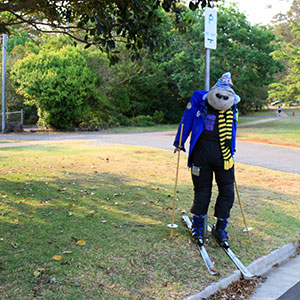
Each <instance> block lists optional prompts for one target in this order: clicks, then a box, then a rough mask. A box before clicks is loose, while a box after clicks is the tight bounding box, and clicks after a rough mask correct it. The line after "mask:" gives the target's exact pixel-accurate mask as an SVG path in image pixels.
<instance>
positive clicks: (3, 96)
mask: <svg viewBox="0 0 300 300" xmlns="http://www.w3.org/2000/svg"><path fill="white" fill-rule="evenodd" d="M2 42H3V48H2V49H3V50H2V133H4V132H5V129H6V128H5V124H6V118H5V117H6V116H5V111H6V101H5V78H6V43H7V34H6V33H4V34H3V41H2Z"/></svg>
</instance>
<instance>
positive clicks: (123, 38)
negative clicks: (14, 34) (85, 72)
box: [0, 0, 218, 63]
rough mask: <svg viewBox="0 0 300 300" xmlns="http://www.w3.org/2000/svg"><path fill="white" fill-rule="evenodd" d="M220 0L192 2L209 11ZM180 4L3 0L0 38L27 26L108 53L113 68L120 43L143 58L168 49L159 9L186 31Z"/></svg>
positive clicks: (116, 0) (172, 0)
mask: <svg viewBox="0 0 300 300" xmlns="http://www.w3.org/2000/svg"><path fill="white" fill-rule="evenodd" d="M217 1H218V0H196V1H190V5H189V6H190V8H191V9H193V10H195V9H197V8H198V7H200V6H201V7H202V8H204V7H205V6H211V5H212V3H213V2H217ZM179 2H180V1H178V0H155V1H153V0H134V1H133V0H122V1H119V0H85V1H75V0H63V1H52V0H23V1H19V0H11V1H3V0H1V1H0V18H1V23H0V33H3V32H8V31H9V30H10V29H11V28H12V27H13V26H14V25H19V24H25V23H27V24H29V25H31V26H32V27H33V28H35V29H37V30H39V31H41V32H48V33H49V32H52V33H54V32H55V33H63V34H66V35H69V36H71V37H72V38H73V39H74V40H77V41H80V42H82V43H85V44H86V47H89V46H91V45H97V46H98V47H99V48H100V49H101V50H102V51H105V52H106V53H108V54H109V58H110V61H111V63H115V62H117V61H118V51H117V50H116V44H120V43H124V44H126V48H127V49H131V50H133V51H134V53H135V55H134V56H133V57H132V58H133V59H140V50H141V49H142V48H143V49H147V50H148V51H149V50H153V49H155V48H159V47H161V46H162V45H163V44H166V43H167V44H168V42H169V41H168V40H167V39H165V36H164V35H160V34H159V32H158V31H157V29H156V28H157V26H159V24H160V23H161V18H160V14H159V9H160V8H163V9H164V11H166V12H171V13H172V14H173V15H174V16H175V18H174V24H176V27H177V28H178V29H181V30H183V29H184V28H185V26H186V25H187V24H185V22H184V21H183V20H182V18H181V8H180V4H179Z"/></svg>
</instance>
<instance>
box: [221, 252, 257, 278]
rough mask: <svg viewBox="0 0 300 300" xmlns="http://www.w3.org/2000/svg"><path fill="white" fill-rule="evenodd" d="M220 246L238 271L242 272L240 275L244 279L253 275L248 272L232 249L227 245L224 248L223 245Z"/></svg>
mask: <svg viewBox="0 0 300 300" xmlns="http://www.w3.org/2000/svg"><path fill="white" fill-rule="evenodd" d="M221 248H222V249H223V250H224V251H225V252H226V254H227V255H228V256H229V257H230V259H231V260H232V262H233V263H234V264H235V265H236V266H237V268H238V269H239V270H240V272H241V273H242V275H243V277H244V278H245V279H251V278H253V277H254V275H253V274H251V273H250V271H249V270H248V269H247V268H246V267H245V266H244V265H243V264H242V262H241V261H240V260H239V259H238V258H237V257H236V256H235V254H234V253H233V251H232V250H231V249H230V248H229V247H228V248H225V247H222V246H221Z"/></svg>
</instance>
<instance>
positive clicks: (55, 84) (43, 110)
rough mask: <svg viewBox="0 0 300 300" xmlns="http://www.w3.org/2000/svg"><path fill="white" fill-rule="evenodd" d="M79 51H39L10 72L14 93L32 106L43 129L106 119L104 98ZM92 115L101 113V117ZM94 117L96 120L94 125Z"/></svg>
mask: <svg viewBox="0 0 300 300" xmlns="http://www.w3.org/2000/svg"><path fill="white" fill-rule="evenodd" d="M82 51H83V50H80V49H78V48H75V47H72V46H66V47H63V48H62V49H60V50H58V51H51V50H41V51H40V52H39V53H38V54H30V55H28V56H27V57H25V58H24V59H22V60H20V61H19V62H17V63H16V64H15V65H14V68H13V69H12V72H11V74H12V75H11V78H12V79H13V81H14V82H15V84H16V86H17V88H18V92H19V93H20V94H21V95H23V96H24V97H25V98H26V99H27V101H28V102H29V103H32V104H35V105H36V107H37V109H38V115H39V123H40V124H42V125H44V126H45V127H52V128H56V129H73V128H75V127H78V126H79V125H80V124H82V123H84V122H86V121H87V120H88V122H87V123H89V119H90V118H91V120H92V121H91V124H92V123H93V124H95V123H99V124H100V123H101V122H104V121H105V118H107V114H106V113H105V112H106V110H107V108H108V105H107V103H106V101H107V99H106V97H102V96H101V95H100V93H99V91H98V90H97V83H98V79H99V77H98V75H97V74H96V73H95V72H94V71H93V70H91V68H90V67H89V65H88V63H87V61H86V59H85V57H84V55H83V53H82ZM95 112H101V117H100V118H99V117H97V116H95ZM94 117H96V118H98V120H97V121H96V122H95V119H94ZM100 121H101V122H100ZM92 126H95V125H92Z"/></svg>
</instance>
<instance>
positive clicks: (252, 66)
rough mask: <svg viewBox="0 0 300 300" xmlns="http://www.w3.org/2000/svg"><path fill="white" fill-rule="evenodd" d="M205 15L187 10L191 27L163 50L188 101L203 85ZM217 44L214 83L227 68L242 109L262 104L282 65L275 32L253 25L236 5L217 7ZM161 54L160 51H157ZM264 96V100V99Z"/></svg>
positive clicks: (164, 60) (213, 56) (213, 58)
mask: <svg viewBox="0 0 300 300" xmlns="http://www.w3.org/2000/svg"><path fill="white" fill-rule="evenodd" d="M203 18H204V16H203V14H202V13H195V12H190V11H189V12H186V16H185V19H186V20H188V19H191V23H192V25H191V27H190V30H188V31H187V32H186V34H182V35H179V34H177V33H176V32H174V31H173V32H172V34H173V36H172V38H173V39H174V42H173V43H172V44H171V47H170V48H169V49H166V51H164V52H163V53H162V54H161V57H160V59H161V61H162V63H163V65H164V66H165V68H166V71H167V73H168V74H170V76H171V78H172V81H173V82H174V83H175V84H176V86H177V88H178V92H179V95H180V97H181V99H183V101H184V102H185V103H186V102H187V101H188V98H190V97H191V95H192V93H193V91H194V90H195V89H203V88H204V45H203V44H204V43H203V40H204V36H203V34H204V33H203V32H204V20H203ZM217 26H218V29H217V30H218V46H217V49H216V50H213V51H211V83H212V84H214V83H215V82H216V81H217V79H218V78H219V77H220V76H221V75H222V73H224V72H226V71H230V72H231V73H232V78H233V82H234V89H235V90H236V92H237V93H238V94H239V95H240V96H241V97H242V102H241V103H240V104H239V108H240V110H241V111H242V112H246V111H247V110H251V109H256V108H259V107H261V106H262V104H263V103H264V102H265V99H266V98H267V91H266V87H267V85H268V84H269V83H270V82H272V80H273V76H274V74H276V73H277V72H278V71H279V70H280V69H281V64H280V62H278V61H275V60H274V59H273V58H272V57H271V55H270V53H272V52H273V51H274V50H275V49H276V47H277V45H276V43H275V35H274V34H273V33H272V32H271V30H269V29H267V28H266V27H265V26H251V25H250V23H249V22H248V21H247V19H246V16H245V15H244V14H243V13H241V12H239V11H238V9H237V8H236V7H234V6H231V7H229V8H225V7H220V8H219V9H218V25H217ZM158 55H159V54H158ZM262 99H263V100H262Z"/></svg>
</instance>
